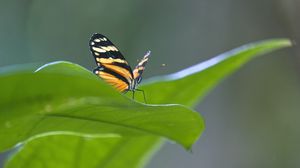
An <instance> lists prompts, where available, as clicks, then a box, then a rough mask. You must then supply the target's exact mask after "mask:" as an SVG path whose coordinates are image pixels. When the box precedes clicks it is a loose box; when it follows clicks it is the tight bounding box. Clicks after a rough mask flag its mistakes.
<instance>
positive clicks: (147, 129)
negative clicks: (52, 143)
mask: <svg viewBox="0 0 300 168" xmlns="http://www.w3.org/2000/svg"><path fill="white" fill-rule="evenodd" d="M55 65H57V68H55V67H56V66H55ZM55 65H52V66H51V65H50V66H49V71H48V70H43V69H42V70H39V71H38V72H37V73H32V72H26V71H24V70H20V71H18V72H13V73H9V74H7V75H1V76H0V83H1V88H0V92H1V96H0V109H1V111H0V124H1V126H0V135H1V138H0V150H1V151H3V150H5V149H8V148H10V147H12V146H13V145H16V144H17V143H19V142H23V141H26V140H28V139H30V138H35V137H36V136H42V135H47V134H79V135H81V134H82V135H84V134H86V135H89V136H101V137H112V136H113V137H116V136H130V137H131V136H141V135H143V136H144V135H155V136H162V137H166V138H169V139H170V140H173V141H176V142H177V143H179V144H182V145H183V146H184V147H185V148H190V146H191V145H192V144H193V143H194V142H195V141H196V140H197V139H198V137H199V136H200V134H201V132H202V130H203V128H204V123H203V120H202V118H201V117H200V116H199V114H198V113H196V112H194V111H192V110H191V109H188V108H186V107H184V106H181V105H145V104H141V103H137V102H134V101H132V100H131V99H129V98H127V97H125V96H123V95H121V94H120V93H118V92H117V91H115V90H114V89H113V88H111V87H110V86H108V85H107V84H106V83H104V82H103V81H102V80H100V79H99V78H98V77H97V76H95V75H94V74H92V73H91V72H89V71H87V70H85V69H83V68H81V67H79V66H78V65H74V64H71V63H56V64H55ZM47 67H48V66H47ZM47 67H45V68H44V69H47ZM62 67H63V68H62ZM54 69H56V70H54ZM70 69H73V70H74V71H73V72H74V74H70V72H71V70H70ZM4 135H5V138H4Z"/></svg>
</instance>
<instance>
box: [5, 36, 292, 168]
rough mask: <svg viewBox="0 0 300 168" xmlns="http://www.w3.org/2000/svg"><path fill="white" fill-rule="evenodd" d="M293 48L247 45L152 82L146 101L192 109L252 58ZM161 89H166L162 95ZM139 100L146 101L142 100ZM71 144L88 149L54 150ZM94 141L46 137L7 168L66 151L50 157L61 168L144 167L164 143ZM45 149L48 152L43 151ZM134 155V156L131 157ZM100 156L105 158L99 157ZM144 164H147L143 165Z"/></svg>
mask: <svg viewBox="0 0 300 168" xmlns="http://www.w3.org/2000/svg"><path fill="white" fill-rule="evenodd" d="M290 45H291V43H290V41H289V40H286V39H275V40H268V41H264V42H259V43H252V44H249V45H245V46H242V47H240V48H237V49H234V50H232V51H229V52H226V53H224V54H222V55H219V56H217V57H215V58H213V59H211V60H209V61H206V62H204V63H200V64H197V65H195V66H193V67H191V68H188V69H185V70H182V71H180V72H177V73H174V74H171V75H166V76H162V77H156V78H153V79H150V80H148V82H146V84H145V85H144V86H142V88H143V89H144V90H145V91H146V93H147V100H148V101H150V102H151V103H157V104H159V103H169V102H171V103H180V104H185V105H189V106H192V105H194V104H195V103H196V102H197V101H199V100H200V99H201V98H202V97H203V96H205V94H206V93H207V92H208V91H209V90H210V89H212V88H213V87H214V86H215V85H216V84H217V83H218V82H219V81H220V80H221V79H222V78H224V77H226V76H228V75H229V74H231V73H232V72H234V71H235V70H237V69H238V68H239V67H240V66H242V65H243V64H245V63H246V62H248V61H249V60H251V59H252V58H254V57H256V56H257V55H261V54H264V53H267V52H271V51H273V50H275V49H279V48H284V47H287V46H290ZM161 88H163V92H162V91H161ZM140 99H141V100H143V99H142V97H140ZM52 139H57V141H58V142H53V141H52ZM71 140H72V141H76V140H77V141H82V142H84V144H85V145H86V146H81V145H80V144H74V145H72V146H71V147H70V148H68V150H67V151H66V150H64V149H62V148H54V147H53V145H57V146H61V145H68V144H69V142H70V141H71ZM93 140H94V141H95V142H97V143H92V142H89V141H88V140H87V139H86V138H84V137H77V136H67V135H61V136H58V135H56V136H54V137H51V136H48V137H43V139H36V140H35V141H29V142H28V144H27V145H25V147H24V148H23V149H22V150H21V152H19V153H17V154H16V155H15V157H13V159H12V160H11V161H10V162H9V163H8V165H7V168H23V167H27V166H26V165H27V164H38V163H45V164H46V163H47V162H48V161H49V159H48V158H49V157H47V156H49V154H48V153H49V152H53V153H55V154H57V153H60V152H63V151H66V152H64V155H63V157H69V158H68V161H65V160H62V159H60V158H53V157H51V160H52V161H53V162H54V163H58V165H56V166H58V168H59V167H66V168H68V167H72V166H73V165H75V164H79V165H80V166H78V167H91V168H94V167H95V168H96V167H99V165H101V166H102V167H105V168H108V167H109V168H113V167H118V166H117V165H122V167H126V165H127V167H130V168H134V167H141V166H142V165H143V164H145V162H146V161H147V160H148V159H149V157H150V156H151V154H153V151H155V150H156V149H157V148H158V144H160V143H161V140H160V139H159V138H156V137H143V139H135V138H132V139H131V138H129V137H128V138H124V137H122V138H120V139H119V140H112V141H109V143H110V144H112V143H113V142H115V141H117V143H115V144H114V145H105V144H106V140H107V139H103V138H97V139H95V138H94V139H93ZM137 143H138V144H137ZM120 144H121V145H120ZM87 146H89V148H87ZM51 147H53V148H51ZM42 148H45V150H43V151H41V149H42ZM88 149H94V150H89V151H90V153H89V154H90V155H92V156H93V159H91V158H88V157H82V158H81V160H79V161H78V156H77V157H75V156H74V154H73V153H78V152H77V151H81V150H82V151H86V150H88ZM97 149H98V150H97ZM140 149H141V150H140ZM123 151H126V152H123ZM131 151H135V152H133V153H132V152H131ZM137 151H138V152H137ZM99 153H101V154H103V155H101V156H99ZM79 154H81V156H82V155H83V154H86V153H84V152H79ZM90 155H88V156H90ZM104 155H105V156H109V158H108V159H103V156H104ZM34 156H41V158H40V159H32V158H33V157H34ZM93 160H100V161H99V162H98V163H97V165H94V166H93V164H92V163H91V164H89V163H87V162H93ZM141 160H142V161H144V162H141ZM24 163H26V165H24ZM128 163H129V164H128ZM141 163H142V164H141ZM22 164H23V166H22ZM84 164H86V165H84ZM59 165H61V166H59ZM34 167H36V166H33V168H34ZM73 167H74V166H73Z"/></svg>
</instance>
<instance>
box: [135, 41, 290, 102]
mask: <svg viewBox="0 0 300 168" xmlns="http://www.w3.org/2000/svg"><path fill="white" fill-rule="evenodd" d="M288 46H291V42H290V41H289V40H288V39H273V40H265V41H261V42H257V43H251V44H247V45H244V46H241V47H239V48H236V49H233V50H231V51H228V52H225V53H223V54H221V55H219V56H216V57H214V58H212V59H210V60H208V61H205V62H202V63H199V64H196V65H194V66H192V67H189V68H187V69H184V70H181V71H179V72H176V73H173V74H170V75H165V76H160V77H154V78H152V79H149V80H147V81H146V82H145V83H146V84H145V85H144V86H143V87H142V89H144V90H146V91H147V99H148V100H147V101H149V102H150V103H154V104H156V103H178V104H183V105H186V106H194V105H195V104H196V103H197V102H199V101H200V100H201V98H203V97H204V96H205V95H206V94H207V92H208V91H210V90H211V89H212V88H213V87H214V86H215V85H216V84H218V83H219V82H220V80H222V79H223V78H224V77H226V76H228V75H230V74H231V73H233V72H234V71H236V70H237V69H238V68H240V67H241V66H242V65H244V64H245V63H247V62H248V61H250V60H251V59H253V58H255V57H257V56H260V55H262V54H265V53H269V52H271V51H274V50H276V49H280V48H284V47H288ZM161 88H163V92H162V91H161ZM139 100H142V98H141V97H140V98H139Z"/></svg>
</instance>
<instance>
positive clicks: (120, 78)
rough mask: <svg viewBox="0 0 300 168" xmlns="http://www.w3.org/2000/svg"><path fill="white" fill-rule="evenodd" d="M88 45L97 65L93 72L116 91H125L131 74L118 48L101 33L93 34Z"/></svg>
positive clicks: (128, 85)
mask: <svg viewBox="0 0 300 168" xmlns="http://www.w3.org/2000/svg"><path fill="white" fill-rule="evenodd" d="M89 45H90V50H91V52H92V54H93V56H94V58H95V61H96V63H97V66H98V67H97V68H96V69H94V73H95V74H96V75H98V76H99V77H100V78H102V79H103V80H104V81H106V82H107V83H109V84H110V85H112V86H114V87H115V88H116V89H117V90H118V91H120V92H125V91H127V90H128V89H129V87H130V85H131V83H132V80H133V74H132V70H131V68H130V66H129V64H128V62H127V61H126V60H125V58H124V56H123V55H122V54H121V52H120V51H119V49H118V48H117V47H116V46H115V45H114V44H113V43H112V42H111V41H110V40H109V39H108V38H107V37H105V36H103V35H101V34H94V35H93V36H92V37H91V39H90V43H89Z"/></svg>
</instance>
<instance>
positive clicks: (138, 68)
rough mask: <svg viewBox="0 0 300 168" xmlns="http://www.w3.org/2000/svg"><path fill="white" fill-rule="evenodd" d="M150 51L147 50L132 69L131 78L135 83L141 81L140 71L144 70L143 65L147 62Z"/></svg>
mask: <svg viewBox="0 0 300 168" xmlns="http://www.w3.org/2000/svg"><path fill="white" fill-rule="evenodd" d="M150 54H151V52H150V51H148V52H147V53H146V54H145V55H144V57H143V59H142V60H141V61H140V62H139V63H138V65H137V66H136V67H135V68H134V70H133V78H134V80H135V81H136V82H137V83H140V82H141V81H142V73H143V72H144V70H145V66H146V64H147V62H148V59H149V57H150Z"/></svg>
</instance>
